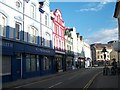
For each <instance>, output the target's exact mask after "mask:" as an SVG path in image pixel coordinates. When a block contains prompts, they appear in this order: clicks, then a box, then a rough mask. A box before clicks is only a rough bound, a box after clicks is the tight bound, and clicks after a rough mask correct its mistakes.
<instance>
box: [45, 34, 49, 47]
mask: <svg viewBox="0 0 120 90" xmlns="http://www.w3.org/2000/svg"><path fill="white" fill-rule="evenodd" d="M45 46H47V47H50V34H49V33H48V32H46V33H45Z"/></svg>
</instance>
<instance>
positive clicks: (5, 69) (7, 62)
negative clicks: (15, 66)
mask: <svg viewBox="0 0 120 90" xmlns="http://www.w3.org/2000/svg"><path fill="white" fill-rule="evenodd" d="M8 74H11V57H10V56H2V75H8Z"/></svg>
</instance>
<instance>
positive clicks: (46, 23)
mask: <svg viewBox="0 0 120 90" xmlns="http://www.w3.org/2000/svg"><path fill="white" fill-rule="evenodd" d="M45 25H46V26H48V14H46V15H45Z"/></svg>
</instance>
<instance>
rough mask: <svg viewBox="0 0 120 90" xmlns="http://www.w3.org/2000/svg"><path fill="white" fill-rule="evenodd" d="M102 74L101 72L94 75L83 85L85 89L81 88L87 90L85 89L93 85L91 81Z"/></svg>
mask: <svg viewBox="0 0 120 90" xmlns="http://www.w3.org/2000/svg"><path fill="white" fill-rule="evenodd" d="M102 72H103V71H101V72H99V73H97V74H95V75H94V76H93V78H92V79H90V80H89V82H88V83H87V84H86V85H85V87H84V88H83V90H87V89H88V88H89V87H90V85H91V84H92V83H93V81H94V80H95V78H96V77H97V76H98V75H99V74H100V73H102Z"/></svg>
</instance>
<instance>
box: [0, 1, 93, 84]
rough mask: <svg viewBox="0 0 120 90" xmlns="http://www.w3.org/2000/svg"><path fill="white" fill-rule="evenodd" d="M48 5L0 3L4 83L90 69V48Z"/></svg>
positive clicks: (24, 2) (45, 2) (38, 3)
mask: <svg viewBox="0 0 120 90" xmlns="http://www.w3.org/2000/svg"><path fill="white" fill-rule="evenodd" d="M49 4H50V1H49V0H44V1H41V0H12V1H11V2H9V3H8V1H7V0H0V7H1V8H0V38H1V40H2V41H1V43H2V44H0V45H1V47H2V59H0V60H1V61H0V62H1V63H2V73H1V76H2V81H3V82H8V81H14V80H17V79H23V78H30V77H35V76H42V75H47V74H51V73H56V72H61V71H67V70H71V69H72V66H74V67H75V66H76V65H79V67H88V66H89V65H90V60H91V54H90V46H89V45H88V44H87V43H85V42H84V40H83V37H82V36H81V35H80V34H79V33H77V30H76V28H74V27H72V28H68V27H66V26H65V21H64V20H63V19H62V12H61V11H60V10H59V9H56V10H55V11H51V10H50V6H49Z"/></svg>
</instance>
